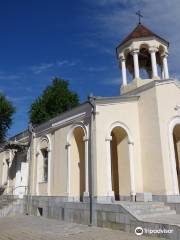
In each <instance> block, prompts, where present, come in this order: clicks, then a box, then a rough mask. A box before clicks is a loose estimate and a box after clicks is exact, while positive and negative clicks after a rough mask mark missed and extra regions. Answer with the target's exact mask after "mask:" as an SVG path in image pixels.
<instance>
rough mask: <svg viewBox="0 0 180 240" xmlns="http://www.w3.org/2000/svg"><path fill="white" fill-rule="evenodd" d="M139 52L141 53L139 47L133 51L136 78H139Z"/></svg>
mask: <svg viewBox="0 0 180 240" xmlns="http://www.w3.org/2000/svg"><path fill="white" fill-rule="evenodd" d="M138 53H139V49H135V50H133V51H132V55H133V62H134V77H135V79H136V78H137V79H138V78H139V60H138Z"/></svg>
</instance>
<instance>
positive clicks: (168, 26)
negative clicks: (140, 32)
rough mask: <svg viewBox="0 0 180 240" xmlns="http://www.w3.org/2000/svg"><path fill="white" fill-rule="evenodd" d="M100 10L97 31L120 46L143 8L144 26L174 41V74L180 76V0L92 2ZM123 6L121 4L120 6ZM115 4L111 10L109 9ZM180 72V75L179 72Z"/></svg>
mask: <svg viewBox="0 0 180 240" xmlns="http://www.w3.org/2000/svg"><path fill="white" fill-rule="evenodd" d="M89 2H93V4H96V5H97V6H99V5H101V10H100V11H99V10H98V8H97V11H96V15H95V16H93V17H92V22H93V23H94V22H95V24H94V25H95V26H96V27H97V31H99V35H100V36H101V38H102V39H104V41H106V40H107V39H108V40H110V41H111V42H112V44H116V43H118V42H121V41H122V40H123V38H125V37H126V36H127V34H129V33H130V32H131V31H132V30H133V28H134V27H135V26H136V24H137V22H138V18H137V16H136V14H135V13H136V11H137V10H139V9H141V11H142V13H143V15H144V18H143V20H142V23H143V24H144V25H146V26H147V27H148V28H149V29H151V30H152V31H154V32H155V33H156V34H158V35H160V36H161V37H163V38H165V39H166V40H168V41H169V42H170V51H169V53H170V54H169V68H170V73H171V71H172V72H177V75H178V74H179V73H180V68H179V59H180V32H179V29H180V1H179V0H171V1H170V0H161V1H157V0H150V1H149V0H137V1H134V0H133V1H132V0H101V1H95V0H93V1H92V0H91V1H90V0H89ZM118 4H119V5H118ZM109 5H111V7H109V8H108V9H109V10H107V7H108V6H109ZM103 9H104V10H103ZM178 72H179V73H178Z"/></svg>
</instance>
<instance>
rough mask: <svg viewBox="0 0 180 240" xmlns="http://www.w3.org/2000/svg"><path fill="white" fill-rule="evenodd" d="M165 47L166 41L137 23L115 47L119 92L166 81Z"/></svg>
mask: <svg viewBox="0 0 180 240" xmlns="http://www.w3.org/2000/svg"><path fill="white" fill-rule="evenodd" d="M168 48H169V42H167V41H166V40H165V39H163V38H161V37H159V36H158V35H157V34H155V33H153V32H152V31H151V30H149V29H148V28H146V27H145V26H144V25H142V24H141V23H140V22H139V24H138V25H137V26H136V27H135V29H134V30H133V31H132V32H131V33H130V34H129V35H128V36H127V37H126V38H125V39H124V40H123V41H122V42H121V43H120V44H119V45H118V46H117V48H116V54H117V58H118V61H119V63H120V68H121V72H122V85H121V93H122V94H123V93H126V92H129V91H132V90H134V89H136V88H138V87H140V86H142V85H144V84H147V83H149V82H151V81H154V80H160V79H169V71H168V63H167V57H168ZM127 72H128V74H127ZM127 76H128V77H127ZM130 78H131V79H130Z"/></svg>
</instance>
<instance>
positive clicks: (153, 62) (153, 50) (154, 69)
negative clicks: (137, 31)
mask: <svg viewBox="0 0 180 240" xmlns="http://www.w3.org/2000/svg"><path fill="white" fill-rule="evenodd" d="M156 51H157V49H156V48H154V47H152V48H150V49H149V52H150V54H151V65H152V78H157V77H158V71H157V62H156Z"/></svg>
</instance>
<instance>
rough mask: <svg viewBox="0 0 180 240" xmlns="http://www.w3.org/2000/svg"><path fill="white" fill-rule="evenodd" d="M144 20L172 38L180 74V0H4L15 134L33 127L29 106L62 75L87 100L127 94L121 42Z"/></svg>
mask: <svg viewBox="0 0 180 240" xmlns="http://www.w3.org/2000/svg"><path fill="white" fill-rule="evenodd" d="M139 9H141V10H142V12H143V14H144V18H143V23H144V25H146V26H147V27H149V28H150V29H151V30H153V31H154V32H156V33H157V34H159V35H161V36H162V37H164V38H166V39H167V40H169V41H170V43H171V45H170V56H169V65H170V74H171V76H174V77H178V76H179V75H180V69H179V59H180V33H179V29H180V1H179V0H171V1H169V0H161V1H157V0H151V1H150V0H78V1H73V0H69V1H65V0H43V1H42V0H31V1H24V0H18V1H14V0H6V1H1V2H0V91H1V92H3V93H4V94H5V95H6V96H7V97H8V98H9V99H10V100H11V101H12V102H13V104H14V105H15V106H16V109H17V112H16V114H15V115H14V121H13V122H14V123H13V126H12V128H11V130H10V131H9V136H12V135H14V134H15V133H17V132H20V131H22V130H24V129H26V127H27V123H28V109H29V107H30V105H31V103H32V101H34V100H35V99H36V97H37V96H38V95H40V94H41V93H42V91H43V89H44V88H45V87H46V86H47V85H48V84H50V83H51V79H52V78H53V77H54V76H59V77H62V78H64V79H67V80H69V82H70V88H71V89H73V90H74V91H76V92H77V93H78V94H79V96H80V99H81V101H84V100H86V98H87V96H88V94H89V93H93V94H94V95H98V96H114V95H119V87H120V81H121V75H120V74H121V73H120V70H119V68H118V64H117V61H116V58H115V47H116V46H117V45H118V44H119V43H120V42H121V41H122V39H123V38H124V37H126V35H127V34H128V33H129V32H130V31H131V30H132V29H133V28H134V27H135V26H136V24H137V16H136V15H135V12H136V11H137V10H139Z"/></svg>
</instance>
